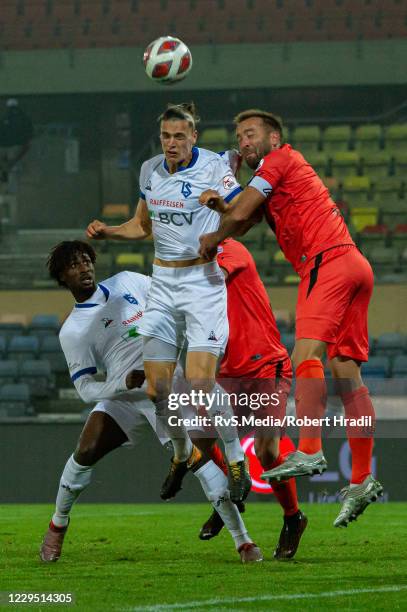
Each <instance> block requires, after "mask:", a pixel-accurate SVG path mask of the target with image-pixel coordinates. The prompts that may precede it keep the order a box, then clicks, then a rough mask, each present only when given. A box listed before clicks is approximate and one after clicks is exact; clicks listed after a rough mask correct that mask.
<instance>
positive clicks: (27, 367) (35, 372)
mask: <svg viewBox="0 0 407 612" xmlns="http://www.w3.org/2000/svg"><path fill="white" fill-rule="evenodd" d="M19 381H20V382H21V383H25V384H26V385H28V387H29V388H30V392H31V396H32V397H35V398H46V397H49V395H50V392H51V389H52V387H53V378H52V374H51V365H50V363H49V361H48V360H45V359H44V360H42V359H41V360H40V359H39V360H32V359H28V360H27V361H24V362H23V363H21V365H20V371H19Z"/></svg>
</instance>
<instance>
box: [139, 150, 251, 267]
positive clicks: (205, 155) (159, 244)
mask: <svg viewBox="0 0 407 612" xmlns="http://www.w3.org/2000/svg"><path fill="white" fill-rule="evenodd" d="M206 189H215V190H216V191H217V192H218V193H219V194H220V195H221V196H222V197H223V198H224V200H225V201H226V202H230V201H231V200H232V199H233V198H234V197H235V196H236V195H237V194H238V193H239V192H240V191H241V190H242V189H241V187H240V185H239V183H238V182H237V180H236V178H235V176H234V175H233V172H232V171H231V168H230V166H229V165H227V163H225V161H224V160H223V159H222V157H220V156H219V155H218V154H217V153H213V152H212V151H207V150H206V149H199V148H198V147H193V149H192V159H191V161H190V163H189V164H188V166H185V167H180V168H179V169H178V171H177V172H175V173H174V174H170V173H169V172H168V166H167V162H166V160H165V157H164V155H162V154H161V155H157V156H156V157H153V158H152V159H149V160H148V161H146V162H144V164H143V165H142V167H141V172H140V197H141V198H142V199H143V200H145V201H146V203H147V207H148V211H149V215H150V218H151V221H152V229H153V237H154V244H155V253H156V256H157V257H159V258H160V259H163V260H169V261H172V260H181V259H194V258H195V257H199V253H198V251H199V237H200V236H201V235H202V234H207V233H209V232H214V231H216V230H217V228H218V226H219V220H220V217H219V215H218V213H217V212H215V211H213V210H210V209H209V208H207V207H206V206H201V205H200V204H199V196H200V195H201V193H202V192H203V191H205V190H206Z"/></svg>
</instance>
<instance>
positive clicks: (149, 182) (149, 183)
mask: <svg viewBox="0 0 407 612" xmlns="http://www.w3.org/2000/svg"><path fill="white" fill-rule="evenodd" d="M151 189H152V188H151V179H148V181H147V185H146V191H151Z"/></svg>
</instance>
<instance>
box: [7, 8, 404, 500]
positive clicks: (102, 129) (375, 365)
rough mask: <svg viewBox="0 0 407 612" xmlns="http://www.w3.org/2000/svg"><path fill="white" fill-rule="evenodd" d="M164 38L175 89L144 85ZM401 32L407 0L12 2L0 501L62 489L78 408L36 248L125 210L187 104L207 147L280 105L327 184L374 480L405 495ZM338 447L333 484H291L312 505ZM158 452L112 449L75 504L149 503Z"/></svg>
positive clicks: (256, 243)
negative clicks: (374, 429) (13, 142)
mask: <svg viewBox="0 0 407 612" xmlns="http://www.w3.org/2000/svg"><path fill="white" fill-rule="evenodd" d="M165 33H170V34H173V35H178V36H180V37H181V38H182V39H184V40H185V42H186V43H187V44H188V45H189V46H190V48H191V50H192V53H193V58H194V67H193V70H192V73H191V74H190V75H189V77H188V78H187V80H186V81H184V82H182V83H180V84H177V85H176V86H175V87H173V88H171V87H160V86H158V85H156V84H154V83H152V82H150V81H149V80H148V79H147V78H146V76H145V74H144V71H143V67H142V65H141V56H142V51H143V49H144V47H145V46H146V44H148V43H149V42H150V41H151V40H153V39H154V38H155V37H157V36H160V35H162V34H165ZM406 33H407V7H406V4H405V2H402V1H398V0H386V1H381V0H365V1H362V0H356V1H352V2H350V1H349V0H320V1H317V0H270V1H268V0H233V1H232V0H205V1H197V0H174V1H171V0H169V1H166V0H161V1H156V0H149V1H148V2H147V1H141V0H140V1H137V0H61V1H57V0H48V1H47V2H44V1H42V0H41V1H39V0H19V1H17V2H16V1H13V2H11V1H8V0H3V2H2V6H1V14H0V96H1V99H0V105H1V106H2V112H3V111H4V109H5V105H6V100H7V99H9V98H10V97H12V98H16V99H17V100H18V102H19V105H20V107H21V108H22V109H23V110H24V111H25V112H26V113H27V115H28V116H29V117H30V118H31V120H32V122H33V126H34V137H33V139H32V141H31V146H30V148H29V150H28V152H27V154H26V155H25V156H24V157H23V158H22V160H21V161H20V162H19V163H18V165H17V166H16V167H15V168H14V169H13V170H12V171H11V172H10V173H9V175H8V176H7V178H6V180H3V181H2V183H1V187H0V223H1V236H0V264H1V265H0V290H1V292H0V300H1V310H0V356H1V361H0V385H1V388H0V417H1V423H0V448H1V459H2V476H1V490H2V498H3V501H4V502H12V501H16V502H17V501H19V502H38V501H42V502H51V501H52V500H53V498H54V495H55V490H56V483H57V480H58V477H59V473H60V471H61V468H62V467H63V465H64V462H65V460H66V457H67V456H68V454H69V452H70V451H71V450H72V448H73V445H74V443H75V440H76V438H77V435H78V432H79V431H80V428H81V424H82V423H83V418H84V408H85V407H84V405H83V404H82V403H81V402H80V401H79V400H78V398H77V396H76V394H75V391H74V390H73V388H72V387H71V385H70V382H69V379H68V377H67V375H66V371H65V369H66V366H65V363H64V359H63V356H62V355H61V353H60V349H59V346H58V341H57V336H56V334H57V331H58V328H59V325H60V322H61V321H62V320H63V319H64V317H65V316H66V315H67V314H68V313H69V311H70V308H71V298H70V296H69V295H68V294H67V293H66V292H64V291H61V290H59V289H57V288H55V287H54V286H53V283H52V282H50V281H49V279H47V273H46V269H45V259H46V256H47V252H48V250H49V248H50V247H51V246H52V245H53V244H55V243H56V242H58V241H59V240H62V239H71V238H77V237H82V236H83V229H84V228H85V227H86V225H87V223H88V222H89V221H90V220H91V219H92V218H94V217H98V218H104V219H107V220H108V221H109V222H116V221H119V222H120V221H121V220H124V219H126V218H128V216H129V215H130V214H131V213H132V210H133V208H134V204H135V202H136V200H137V194H138V186H137V176H138V169H139V167H140V164H141V162H142V161H143V160H144V159H145V158H147V157H149V156H150V155H151V154H153V153H155V152H156V151H157V149H158V141H157V135H156V133H157V125H156V123H155V120H156V116H157V115H158V114H159V112H160V111H161V110H162V108H163V107H164V106H165V104H166V103H167V102H168V101H172V102H180V101H184V100H190V99H193V100H194V101H195V102H196V104H197V106H198V109H199V111H200V113H201V115H202V123H201V138H200V144H201V145H202V146H207V147H208V148H213V149H214V150H224V149H225V148H227V147H230V146H233V144H234V141H233V126H232V121H231V119H232V117H233V115H234V114H235V113H236V112H238V111H239V110H241V109H244V108H247V107H255V106H258V107H261V108H265V109H270V110H272V111H273V112H275V113H277V114H279V115H281V116H282V117H283V119H284V123H285V125H286V138H287V141H288V142H291V143H292V144H293V145H294V146H296V147H297V148H298V149H300V150H301V151H302V152H303V153H304V155H305V157H306V158H307V159H308V160H309V161H310V162H311V163H312V164H313V165H314V167H315V168H316V169H317V171H318V172H319V174H320V176H321V177H323V180H324V181H325V182H326V184H327V185H328V186H329V188H330V189H331V191H332V194H333V197H334V199H335V201H336V202H337V203H338V205H339V206H340V208H341V210H342V212H343V214H344V215H345V217H346V218H347V220H348V222H349V224H350V228H351V230H352V233H353V235H354V236H355V238H356V240H357V242H358V245H359V246H360V248H361V249H362V250H363V252H364V253H365V254H367V256H368V257H369V259H370V261H371V263H372V265H373V267H374V270H375V275H376V289H375V294H374V298H373V302H372V307H371V311H370V333H371V335H372V338H371V348H372V359H371V362H370V365H369V366H366V368H365V376H367V377H369V379H370V383H371V385H372V386H373V393H374V395H375V402H376V405H377V407H378V409H379V416H380V417H381V419H382V420H383V421H390V422H389V423H384V425H388V426H389V427H390V429H389V430H388V431H387V434H386V436H387V437H386V438H385V439H380V440H378V441H377V445H376V453H375V454H376V457H377V462H376V468H377V475H378V476H379V477H380V480H383V482H384V484H385V489H386V496H387V497H386V499H392V500H396V499H400V500H406V499H407V490H406V487H405V485H404V487H403V486H402V483H401V482H400V480H399V478H398V476H397V475H396V474H394V471H393V470H392V469H391V466H392V463H391V461H390V460H389V457H392V458H393V460H396V461H397V463H398V465H399V466H400V470H402V469H404V468H403V467H402V466H403V463H402V462H404V463H405V453H404V452H403V444H404V439H403V436H404V434H405V423H406V422H407V421H405V417H406V412H407V411H406V402H405V394H406V390H407V385H406V376H407V336H406V334H407V319H406V317H405V312H406V305H407V270H406V265H407V194H406V189H407V178H406V169H407V88H406V83H407V65H406V62H405V57H406V55H407V42H406ZM1 146H2V143H1V142H0V150H1V151H3V149H2V148H1ZM0 157H1V155H0ZM246 176H247V173H245V172H244V171H243V172H242V177H241V178H242V180H243V181H244V180H245V178H246ZM244 242H245V244H247V246H248V247H249V249H250V251H251V252H252V253H253V255H254V257H255V259H256V262H257V264H258V268H259V272H260V274H261V276H262V278H263V280H264V282H265V283H266V285H267V288H268V290H269V293H270V297H271V301H272V304H273V307H274V309H275V311H276V314H277V317H278V322H279V326H280V329H281V331H282V333H283V340H284V342H285V343H286V344H287V346H288V347H291V346H292V344H293V323H292V314H293V310H294V305H295V295H296V284H297V282H298V279H297V277H296V276H295V275H293V273H292V272H291V269H290V266H289V265H288V263H287V262H286V261H285V260H284V258H283V257H282V255H281V253H280V251H279V250H278V247H277V245H276V243H275V240H273V237H272V236H271V234H270V232H269V231H267V229H266V226H265V225H262V226H259V227H257V228H256V229H254V230H253V231H252V232H250V234H249V235H248V236H247V237H246V238H245V239H244ZM97 248H98V266H97V270H98V277H99V279H103V278H105V277H106V276H108V275H111V274H112V273H114V272H116V271H119V270H121V269H134V270H137V271H144V272H147V273H148V272H149V270H150V268H151V261H152V247H151V244H148V243H147V244H136V245H125V244H124V243H122V244H120V243H117V244H111V243H110V244H103V243H102V244H98V245H97ZM88 408H89V407H86V408H85V412H86V410H87V409H88ZM331 409H333V410H334V409H335V406H333V407H331ZM396 429H397V434H396V436H394V432H395V430H396ZM389 431H390V432H391V434H392V435H390V433H388V432H389ZM343 444H344V443H343V440H334V441H332V442H330V443H329V444H328V446H327V452H328V458H329V459H330V468H331V467H332V470H333V475H331V480H321V481H318V480H312V481H310V482H302V483H301V485H300V495H301V497H302V498H303V499H308V500H316V499H321V500H322V501H329V500H330V499H332V500H334V499H335V500H336V499H337V496H336V493H337V491H338V489H339V488H340V486H341V485H342V484H345V482H346V465H347V461H348V456H347V448H346V445H345V446H343ZM147 463H148V466H149V468H148V471H145V470H143V471H141V472H140V471H137V473H136V470H135V466H136V465H147ZM167 463H168V455H167V454H165V452H164V451H163V450H162V449H160V448H159V446H158V445H157V444H156V443H155V442H154V441H153V439H152V437H151V434H150V433H149V432H146V437H145V439H144V440H143V441H142V443H141V446H140V447H139V448H138V449H137V450H136V451H135V452H134V453H133V452H127V451H118V452H117V453H114V454H113V455H112V456H111V457H108V458H106V459H105V460H104V461H103V462H102V464H101V465H100V466H98V468H97V472H96V473H97V475H98V476H97V478H96V479H95V483H94V485H93V486H92V487H91V488H90V489H89V491H88V492H86V493H85V494H84V496H83V501H86V500H88V501H123V502H126V501H156V500H157V501H158V490H159V483H160V480H161V477H162V474H163V470H165V467H166V465H167ZM27 470H29V472H30V478H29V481H27V477H26V474H27ZM44 474H46V477H44ZM118 474H120V478H118V477H117V475H118ZM132 482H134V487H132V486H129V483H132ZM330 495H332V498H330V497H329V496H330ZM261 497H262V499H264V498H265V496H261ZM191 499H193V500H195V499H202V497H201V494H200V492H199V491H198V488H197V487H196V486H195V483H193V482H191V483H189V485H188V489H187V491H184V492H182V495H181V496H180V500H181V501H186V500H188V501H189V500H191ZM267 499H268V498H267Z"/></svg>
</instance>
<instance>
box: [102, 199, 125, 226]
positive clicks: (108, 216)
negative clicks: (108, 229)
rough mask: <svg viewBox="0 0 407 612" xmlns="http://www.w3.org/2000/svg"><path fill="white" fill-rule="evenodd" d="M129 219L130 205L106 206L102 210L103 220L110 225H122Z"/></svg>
mask: <svg viewBox="0 0 407 612" xmlns="http://www.w3.org/2000/svg"><path fill="white" fill-rule="evenodd" d="M129 218H130V206H129V204H105V205H104V207H103V209H102V220H103V221H105V222H106V223H108V224H110V225H120V224H121V223H124V221H128V219H129Z"/></svg>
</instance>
